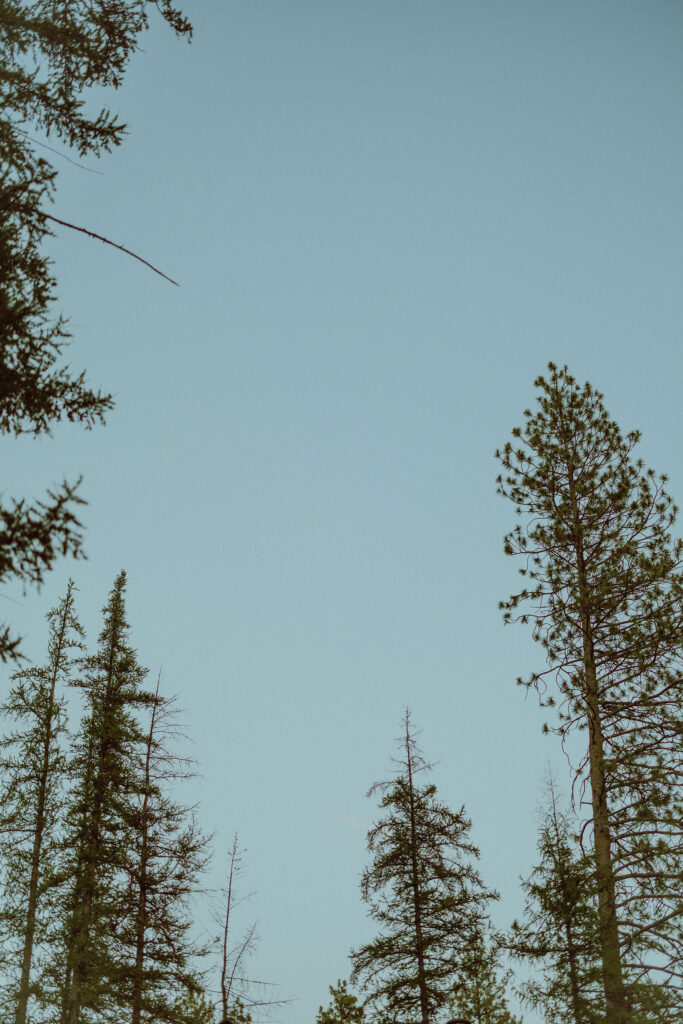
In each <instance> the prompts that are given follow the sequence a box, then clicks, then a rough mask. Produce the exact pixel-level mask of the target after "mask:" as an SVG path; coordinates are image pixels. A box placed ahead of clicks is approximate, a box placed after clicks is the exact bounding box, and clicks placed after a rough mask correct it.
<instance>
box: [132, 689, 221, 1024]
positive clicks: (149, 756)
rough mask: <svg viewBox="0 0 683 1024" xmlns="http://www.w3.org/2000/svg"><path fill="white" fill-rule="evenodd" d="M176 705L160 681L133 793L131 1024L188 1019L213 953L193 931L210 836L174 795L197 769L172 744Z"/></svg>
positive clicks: (180, 1023)
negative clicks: (184, 1001) (188, 1006)
mask: <svg viewBox="0 0 683 1024" xmlns="http://www.w3.org/2000/svg"><path fill="white" fill-rule="evenodd" d="M174 703H175V702H174V700H173V699H172V698H168V697H164V696H162V695H161V694H160V693H159V681H158V682H157V687H156V692H155V695H154V701H153V703H152V704H151V706H150V708H149V727H148V731H147V735H146V738H145V743H144V746H143V748H142V750H141V765H140V769H139V771H140V777H141V778H140V785H139V786H138V787H137V788H136V789H134V791H133V794H132V807H131V812H130V827H131V837H132V847H131V848H130V852H129V857H128V861H127V865H126V872H127V874H128V878H129V893H130V896H131V901H132V906H131V907H130V913H129V915H128V917H127V922H126V932H125V933H124V934H127V939H128V942H129V944H130V946H131V949H132V951H133V953H134V962H133V967H132V971H131V994H130V1006H131V1017H130V1020H131V1024H148V1022H149V1024H162V1022H169V1024H176V1022H177V1024H184V1022H185V1020H186V1018H185V1017H184V1016H179V1015H178V999H179V994H180V993H181V992H182V990H184V989H187V990H189V991H190V992H193V991H194V992H195V993H197V992H199V991H200V990H199V988H198V981H197V978H196V970H197V962H198V959H199V957H201V956H202V954H203V953H205V952H206V950H205V949H202V948H201V947H200V946H199V944H198V943H197V942H196V940H195V938H194V936H193V932H192V924H193V922H192V916H191V898H192V896H193V895H194V894H196V893H197V892H198V891H199V879H200V876H201V873H202V872H203V870H204V868H205V866H206V863H207V860H208V852H207V847H208V842H209V839H208V837H206V836H203V835H202V833H201V831H200V830H199V828H198V825H197V822H196V819H195V816H194V810H193V809H192V808H188V807H186V806H185V805H183V804H181V803H179V802H177V801H175V800H173V799H171V796H170V795H169V792H168V790H169V788H170V787H171V786H172V785H173V783H175V782H178V781H179V780H181V779H186V778H190V777H191V776H192V774H193V772H192V763H191V761H190V760H189V759H188V758H184V757H180V756H179V755H178V754H176V753H174V751H173V750H172V749H171V745H172V744H173V742H174V741H175V740H177V738H178V735H179V728H178V722H177V709H176V708H175V707H174Z"/></svg>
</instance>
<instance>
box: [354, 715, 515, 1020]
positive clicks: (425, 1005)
mask: <svg viewBox="0 0 683 1024" xmlns="http://www.w3.org/2000/svg"><path fill="white" fill-rule="evenodd" d="M403 725H404V734H403V737H402V739H401V746H402V748H403V754H402V757H401V758H400V759H399V760H398V761H397V764H398V766H399V768H400V771H399V773H398V775H396V776H395V777H394V778H392V779H389V780H388V781H384V782H377V783H375V784H374V785H373V786H372V787H371V789H370V791H369V794H368V795H372V794H374V793H376V792H379V793H380V794H381V800H380V808H381V810H382V812H384V814H383V816H382V817H381V818H380V820H379V821H378V822H377V823H376V824H375V825H374V826H373V828H372V829H371V830H370V831H369V833H368V850H369V851H370V854H371V855H372V862H371V864H370V867H368V868H366V870H365V871H364V873H363V877H362V881H361V893H362V898H363V900H364V901H365V902H366V903H368V904H369V906H370V910H369V913H370V916H371V917H372V918H373V919H374V920H375V921H377V922H378V924H379V925H380V929H381V930H380V933H379V935H378V936H377V938H376V939H374V940H373V941H372V942H369V943H367V944H366V945H364V946H361V947H360V948H359V949H357V950H355V951H353V952H352V953H351V959H352V962H353V972H352V974H351V980H352V982H353V983H356V982H361V984H362V987H363V990H364V991H367V992H368V993H369V994H368V996H367V998H366V1001H365V1003H366V1005H371V1006H373V1007H375V1008H376V1009H377V1012H379V1013H380V1015H381V1016H383V1017H384V1016H386V1017H388V1018H389V1019H392V1020H394V1021H398V1022H399V1024H407V1022H408V1021H413V1020H415V1019H416V1017H419V1019H420V1021H421V1022H422V1024H430V1021H432V1020H433V1018H434V1015H435V1013H436V1012H437V1011H438V1010H440V1009H441V1008H442V1007H444V1006H446V1005H448V1003H449V1000H450V997H451V994H452V991H453V986H454V985H455V984H456V982H457V980H458V976H459V974H460V972H461V970H462V969H463V967H464V965H465V964H466V962H467V958H468V953H469V950H470V949H471V948H472V945H473V944H474V943H475V942H476V941H477V938H478V937H479V936H480V935H481V933H482V929H483V927H484V923H485V921H486V919H487V907H488V904H489V902H490V901H491V900H493V899H497V898H498V894H497V893H495V892H493V891H490V890H487V889H486V888H485V887H484V885H483V883H482V881H481V878H480V877H479V874H478V872H477V871H476V869H475V867H474V865H473V861H474V859H475V858H477V857H478V856H479V851H478V850H477V848H476V847H475V846H474V844H473V843H472V841H471V839H470V838H469V832H470V828H471V822H470V821H469V820H468V819H467V818H466V816H465V811H464V807H461V809H460V810H459V811H458V812H457V813H455V812H453V811H451V810H449V808H448V807H446V806H445V805H444V804H442V803H441V802H440V801H439V800H438V798H437V795H436V786H434V785H433V784H432V783H425V784H422V785H420V782H419V779H418V776H419V775H420V774H421V773H423V772H425V771H427V770H429V768H430V767H431V766H430V765H428V764H427V762H426V761H425V760H424V757H423V756H422V753H421V752H420V750H419V748H418V746H417V744H416V741H415V738H414V735H413V733H412V730H411V721H410V713H409V711H408V710H406V712H405V716H404V722H403Z"/></svg>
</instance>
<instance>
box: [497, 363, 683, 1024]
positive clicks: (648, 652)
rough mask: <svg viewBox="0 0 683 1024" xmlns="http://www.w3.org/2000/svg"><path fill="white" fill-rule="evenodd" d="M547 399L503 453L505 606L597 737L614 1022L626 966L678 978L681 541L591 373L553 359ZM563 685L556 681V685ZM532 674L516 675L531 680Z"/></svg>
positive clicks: (542, 387)
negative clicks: (516, 569) (588, 379)
mask: <svg viewBox="0 0 683 1024" xmlns="http://www.w3.org/2000/svg"><path fill="white" fill-rule="evenodd" d="M535 383H536V387H537V388H538V390H539V394H538V407H537V408H536V410H535V411H533V412H532V411H531V410H528V409H527V410H526V411H525V414H524V415H525V422H524V426H523V427H521V428H516V429H515V430H514V431H513V441H512V442H508V443H507V444H506V445H505V447H504V448H503V449H502V450H501V451H499V452H497V456H498V458H499V459H500V461H501V463H502V469H503V472H502V473H501V475H500V476H499V477H498V488H499V493H501V494H502V495H504V496H505V497H507V498H509V499H510V500H511V501H512V503H513V504H514V506H515V508H516V511H517V513H518V514H519V515H520V517H521V522H520V523H518V525H517V526H516V527H515V528H514V529H513V530H512V531H511V533H509V534H508V535H507V537H506V539H505V550H506V552H507V553H508V554H518V555H521V556H522V558H523V560H524V567H523V568H522V569H521V570H520V572H522V574H523V575H525V576H526V577H527V578H528V579H529V585H528V586H527V587H525V588H524V589H523V590H521V591H520V592H519V593H517V594H514V595H513V596H512V597H511V598H510V599H509V600H508V601H506V602H501V607H502V608H503V609H504V612H505V621H507V622H509V621H512V620H513V619H515V620H521V621H522V622H529V621H530V622H531V623H532V624H533V636H534V638H535V639H537V640H540V641H541V643H542V645H543V648H544V650H545V653H546V658H547V668H546V669H544V670H542V671H539V672H534V673H533V674H532V675H531V676H530V678H528V679H527V680H526V683H525V685H526V686H527V687H530V686H533V687H535V688H536V689H537V691H538V693H539V696H540V698H541V701H542V703H544V704H545V705H547V706H551V707H555V708H556V709H557V714H558V720H557V723H556V725H555V726H554V727H553V728H554V731H556V732H557V733H559V735H561V736H562V738H563V740H567V738H568V736H569V735H570V734H571V733H574V732H575V731H577V730H579V731H581V730H583V731H585V732H586V735H587V743H586V748H585V756H584V757H583V759H582V761H581V763H580V764H578V765H577V766H576V768H577V771H578V773H579V775H580V776H582V777H583V778H584V779H585V781H586V782H587V786H588V791H589V794H590V821H591V825H592V843H593V854H594V859H595V876H594V891H595V894H596V896H597V905H598V919H599V931H600V955H601V962H602V979H603V987H604V997H605V1014H606V1018H605V1019H606V1022H607V1024H627V1022H632V1021H634V1020H636V1019H637V1016H636V1014H637V1011H636V1009H635V1008H634V1007H631V1006H630V1005H629V999H628V994H627V984H626V972H627V970H628V971H629V973H631V974H634V973H637V972H640V976H641V979H642V980H643V981H646V980H647V979H648V978H650V977H654V976H658V977H660V978H663V979H664V982H665V983H666V984H668V985H669V986H672V987H674V988H677V989H678V991H679V992H680V987H681V982H683V898H682V896H681V893H682V892H683V885H682V884H681V882H682V878H681V850H682V838H683V813H682V811H683V807H682V802H681V785H680V783H681V779H682V778H683V754H682V748H681V742H680V738H681V733H682V729H683V722H682V709H683V672H682V671H681V669H682V667H683V665H682V659H681V650H682V645H683V577H682V573H681V558H682V556H683V546H682V545H681V542H680V541H679V540H675V539H673V537H672V535H671V529H672V526H673V524H674V520H675V516H676V511H677V510H676V507H675V505H674V504H673V502H672V500H671V499H670V497H669V496H668V494H667V493H666V491H665V489H664V485H665V482H666V478H665V477H656V476H655V474H654V472H653V471H652V470H646V469H645V468H644V466H643V463H642V461H641V460H639V459H637V460H634V459H633V457H632V452H633V449H634V447H635V446H636V444H637V442H638V440H639V434H638V433H637V432H635V431H634V432H631V433H629V434H627V435H626V436H624V435H622V433H621V431H620V429H619V427H618V426H617V424H616V423H615V422H614V421H613V420H612V419H611V418H610V416H609V414H608V413H607V410H606V409H605V406H604V404H603V399H602V395H601V394H600V393H599V392H598V391H596V390H595V389H594V388H593V387H592V386H591V385H590V384H588V383H587V384H585V385H584V386H582V387H580V386H579V385H578V384H577V382H576V381H575V380H574V378H573V377H572V376H571V375H570V374H569V372H568V370H567V368H566V367H564V368H562V369H558V368H557V367H556V366H555V365H554V364H552V363H551V364H549V374H548V378H547V379H546V378H544V377H539V378H538V379H537V380H536V382H535ZM552 680H554V683H555V686H554V687H553V688H552V689H550V682H551V681H552ZM520 682H521V680H520Z"/></svg>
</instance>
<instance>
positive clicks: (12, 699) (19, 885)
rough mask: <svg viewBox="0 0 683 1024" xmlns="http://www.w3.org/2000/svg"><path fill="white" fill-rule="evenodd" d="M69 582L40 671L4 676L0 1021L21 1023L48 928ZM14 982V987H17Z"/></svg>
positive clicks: (77, 641)
mask: <svg viewBox="0 0 683 1024" xmlns="http://www.w3.org/2000/svg"><path fill="white" fill-rule="evenodd" d="M74 591H75V587H74V584H73V581H72V580H70V581H69V584H68V586H67V590H66V594H65V596H64V597H63V599H62V600H61V602H60V603H59V605H58V606H57V607H55V608H53V609H52V610H51V611H50V612H48V615H47V620H48V623H49V640H48V657H47V661H46V663H45V664H44V665H43V666H42V667H40V668H29V669H24V670H23V671H21V672H17V673H15V675H14V676H13V677H12V687H11V689H10V692H9V695H8V697H7V699H6V700H5V701H4V703H3V704H2V707H0V713H1V714H2V715H4V716H6V717H8V718H9V719H11V720H13V721H14V722H15V723H16V724H17V726H18V728H16V729H15V730H13V731H12V732H11V733H10V734H9V735H8V736H7V737H5V738H4V739H3V740H2V743H1V747H2V762H1V763H0V770H1V771H2V788H1V791H0V816H1V820H0V864H1V871H2V912H1V919H2V927H3V932H4V938H5V941H6V943H7V945H8V947H9V948H7V945H6V947H5V948H6V953H7V954H8V963H7V967H8V971H9V973H10V975H11V976H14V980H13V981H12V982H11V991H10V993H9V994H6V997H5V998H4V999H3V1019H5V1020H7V1021H9V1020H14V1021H15V1024H25V1022H26V1019H27V1007H28V1003H29V997H30V994H31V992H36V991H37V992H40V986H39V985H37V983H36V979H35V973H36V972H35V965H34V957H35V950H36V942H40V940H41V939H42V938H44V935H45V931H46V928H47V926H48V916H49V914H48V908H49V907H50V905H51V901H50V896H51V895H52V891H53V889H54V886H55V885H56V878H55V873H54V857H55V851H56V849H57V844H58V824H59V816H60V812H61V810H62V806H63V799H64V791H63V785H62V783H63V778H64V774H65V771H66V756H65V753H64V749H63V737H64V733H65V732H66V709H65V698H64V695H63V693H62V688H63V686H64V684H65V682H66V681H68V679H69V676H70V672H71V668H72V663H73V659H74V654H76V653H80V652H81V651H82V649H83V630H82V629H81V626H80V624H79V622H78V620H77V619H76V614H75V610H74ZM17 982H18V984H17Z"/></svg>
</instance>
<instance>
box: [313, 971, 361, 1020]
mask: <svg viewBox="0 0 683 1024" xmlns="http://www.w3.org/2000/svg"><path fill="white" fill-rule="evenodd" d="M330 995H331V996H332V999H331V1001H330V1004H329V1006H327V1007H326V1008H323V1007H322V1006H321V1007H320V1008H319V1009H318V1015H317V1017H316V1024H365V1021H366V1017H365V1010H364V1009H363V1005H362V1003H360V1002H359V1001H358V997H357V996H356V995H354V993H353V992H349V987H348V983H347V982H346V981H342V980H341V979H340V980H339V981H338V982H337V984H336V985H330Z"/></svg>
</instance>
